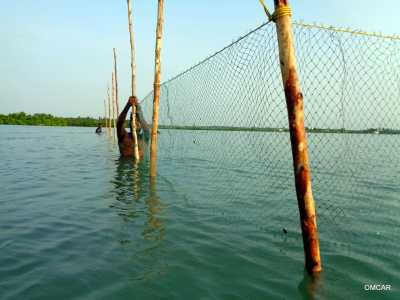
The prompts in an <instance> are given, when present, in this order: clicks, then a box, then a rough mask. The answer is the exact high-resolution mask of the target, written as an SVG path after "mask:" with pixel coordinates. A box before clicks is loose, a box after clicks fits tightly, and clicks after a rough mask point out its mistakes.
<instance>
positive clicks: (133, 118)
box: [127, 0, 140, 162]
mask: <svg viewBox="0 0 400 300" xmlns="http://www.w3.org/2000/svg"><path fill="white" fill-rule="evenodd" d="M127 2H128V22H129V37H130V43H131V88H132V93H131V95H132V96H135V97H136V55H135V54H136V53H135V39H134V35H133V18H132V3H131V0H127ZM131 133H132V138H133V147H134V149H133V154H134V158H135V161H137V162H138V161H139V159H140V157H139V145H138V138H137V134H136V106H135V105H132V110H131Z"/></svg>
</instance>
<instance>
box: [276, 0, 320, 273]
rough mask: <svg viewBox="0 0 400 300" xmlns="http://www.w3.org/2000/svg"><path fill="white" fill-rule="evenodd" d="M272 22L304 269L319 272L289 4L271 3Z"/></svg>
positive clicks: (287, 0)
mask: <svg viewBox="0 0 400 300" xmlns="http://www.w3.org/2000/svg"><path fill="white" fill-rule="evenodd" d="M274 2H275V13H274V16H275V22H276V32H277V35H278V44H279V60H280V66H281V73H282V81H283V87H284V90H285V98H286V105H287V111H288V119H289V131H290V141H291V145H292V155H293V167H294V177H295V185H296V194H297V202H298V206H299V212H300V223H301V231H302V235H303V245H304V254H305V265H306V269H307V271H308V272H309V273H311V274H312V273H314V272H319V271H321V270H322V266H321V257H320V250H319V239H318V231H317V219H316V210H315V203H314V198H313V193H312V187H311V170H310V164H309V160H308V150H307V135H306V131H305V127H304V107H303V94H302V93H301V90H300V82H299V78H298V75H297V67H296V57H295V50H294V46H293V32H292V20H291V13H290V8H289V0H275V1H274Z"/></svg>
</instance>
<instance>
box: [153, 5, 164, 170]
mask: <svg viewBox="0 0 400 300" xmlns="http://www.w3.org/2000/svg"><path fill="white" fill-rule="evenodd" d="M163 22H164V0H158V10H157V30H156V50H155V68H154V87H153V90H154V93H153V121H152V127H151V145H150V177H155V176H156V175H157V130H158V108H159V104H160V78H161V57H160V56H161V42H162V32H163Z"/></svg>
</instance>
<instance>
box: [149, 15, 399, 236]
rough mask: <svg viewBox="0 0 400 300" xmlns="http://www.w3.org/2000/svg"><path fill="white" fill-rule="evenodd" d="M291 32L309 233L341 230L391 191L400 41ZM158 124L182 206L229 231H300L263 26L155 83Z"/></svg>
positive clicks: (163, 156)
mask: <svg viewBox="0 0 400 300" xmlns="http://www.w3.org/2000/svg"><path fill="white" fill-rule="evenodd" d="M293 31H294V38H295V49H296V56H297V64H298V71H299V77H300V82H301V86H302V91H303V95H304V101H305V125H306V127H307V131H308V133H307V136H308V143H309V154H310V162H311V170H312V182H313V192H314V198H315V201H316V205H317V213H318V225H319V228H320V231H324V228H328V227H329V226H331V225H332V224H336V225H337V227H336V229H337V230H340V226H341V225H340V224H346V222H348V220H350V219H351V218H352V217H353V216H352V212H351V208H354V207H355V206H357V207H358V209H359V210H371V211H378V210H379V208H382V207H383V206H385V203H386V202H385V200H384V198H385V197H382V194H380V195H379V192H377V191H375V192H374V189H373V187H374V186H379V187H380V188H382V187H383V188H384V189H388V190H393V189H396V188H397V185H398V182H399V174H400V163H399V158H400V156H399V155H398V150H397V149H399V147H400V139H399V137H400V136H399V135H398V134H399V133H400V131H399V129H400V117H399V116H400V40H399V38H397V37H386V36H383V35H379V34H367V33H363V32H355V31H350V30H342V29H335V28H333V27H324V26H317V25H308V24H303V23H295V24H294V25H293ZM152 97H153V94H152V93H150V94H149V95H148V96H147V97H146V98H145V99H144V100H143V104H144V107H145V109H144V110H145V112H144V113H145V116H146V118H147V119H148V120H151V114H152ZM159 124H160V126H159V127H160V136H159V141H158V152H159V154H158V157H159V158H158V159H159V161H160V162H159V163H158V165H159V170H158V171H159V173H160V175H163V172H164V171H166V169H167V168H172V169H173V170H174V172H173V175H171V173H170V172H169V173H168V174H169V175H168V180H170V181H171V182H173V183H174V186H175V187H177V189H179V190H180V191H182V192H183V193H185V194H186V196H187V199H188V203H191V204H192V205H198V206H199V207H201V206H204V207H208V209H211V210H212V209H214V212H215V215H216V216H217V217H222V218H223V219H224V220H225V221H226V222H231V223H232V224H233V225H234V224H237V225H240V224H241V223H243V222H253V224H256V225H257V226H258V227H259V228H260V229H261V230H268V229H269V228H270V226H271V225H270V223H271V219H274V220H275V221H274V222H275V223H280V224H283V225H284V226H286V227H287V228H289V229H292V230H295V231H300V228H299V226H298V210H297V202H296V194H295V188H294V178H293V167H292V157H291V148H290V139H289V133H288V121H287V110H286V102H285V97H284V92H283V88H282V80H281V73H280V67H279V59H278V45H277V39H276V32H275V27H274V25H273V24H271V23H270V24H264V25H262V26H260V27H258V28H256V29H255V30H253V31H251V32H249V33H248V34H246V35H245V36H243V37H241V38H239V39H238V40H236V41H235V42H233V43H232V44H230V45H229V46H227V47H225V48H224V49H222V50H221V51H218V52H217V53H215V54H213V55H211V56H210V57H208V58H206V59H204V60H203V61H201V62H199V63H198V64H196V65H194V66H193V67H191V68H189V69H188V70H186V71H184V72H182V73H180V74H179V75H177V76H175V77H174V78H172V79H170V80H168V81H166V82H164V83H163V84H162V86H161V97H160V109H159ZM188 170H190V171H189V172H188ZM371 193H376V195H371ZM210 195H211V196H210ZM371 197H372V198H373V197H376V201H364V200H365V199H367V198H368V199H371ZM388 197H391V196H388ZM392 200H393V199H392ZM355 203H356V204H357V205H355ZM328 225H329V226H328ZM350 238H351V237H350Z"/></svg>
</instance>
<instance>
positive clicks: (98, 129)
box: [96, 123, 102, 134]
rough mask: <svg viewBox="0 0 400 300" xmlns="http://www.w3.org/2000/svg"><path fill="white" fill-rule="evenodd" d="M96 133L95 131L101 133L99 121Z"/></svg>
mask: <svg viewBox="0 0 400 300" xmlns="http://www.w3.org/2000/svg"><path fill="white" fill-rule="evenodd" d="M96 133H97V134H101V133H102V131H101V124H100V123H99V124H97V128H96Z"/></svg>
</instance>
